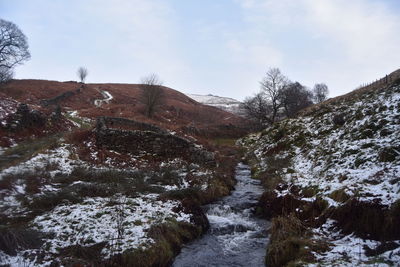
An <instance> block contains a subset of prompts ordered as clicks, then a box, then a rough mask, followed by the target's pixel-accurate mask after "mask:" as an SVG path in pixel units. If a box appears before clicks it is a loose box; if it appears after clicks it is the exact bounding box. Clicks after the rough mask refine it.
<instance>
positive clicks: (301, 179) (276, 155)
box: [241, 80, 400, 266]
mask: <svg viewBox="0 0 400 267" xmlns="http://www.w3.org/2000/svg"><path fill="white" fill-rule="evenodd" d="M241 144H242V145H243V146H244V147H247V148H248V158H249V159H250V160H251V161H252V164H253V166H254V171H255V174H256V176H258V177H259V178H260V179H262V180H263V181H264V184H265V186H266V193H265V194H264V196H263V198H262V201H261V203H260V208H261V209H262V210H263V212H264V215H265V216H267V217H269V218H274V219H273V226H272V234H271V244H270V246H269V249H268V252H267V262H268V263H269V264H270V265H271V266H281V265H286V264H288V263H289V262H291V261H303V262H318V264H320V265H322V266H333V265H338V266H339V265H340V266H355V265H367V264H371V265H374V264H375V263H380V264H382V266H388V265H389V266H390V265H393V264H394V265H395V264H397V263H398V262H400V231H399V229H400V228H398V225H397V224H398V222H399V221H400V176H399V174H400V83H399V80H398V81H397V82H394V83H391V84H389V85H387V86H386V85H384V84H383V85H380V86H379V87H375V88H372V89H371V90H361V91H357V92H354V93H352V94H349V95H348V96H347V97H339V98H337V99H334V100H330V101H327V102H326V103H323V104H320V105H319V106H318V107H314V108H312V109H309V110H308V111H307V112H304V113H303V116H302V117H299V118H295V119H288V120H283V121H281V122H279V123H276V124H275V125H274V126H273V127H270V128H267V129H265V130H264V131H262V132H261V133H259V134H256V135H251V136H249V137H247V138H245V139H243V140H242V141H241ZM285 231H289V233H290V234H286V235H285V236H282V235H281V234H280V233H283V232H285ZM296 240H297V241H296ZM293 246H295V248H293ZM291 248H293V249H292V250H291V251H289V250H290V249H291ZM310 266H315V265H312V264H311V265H310Z"/></svg>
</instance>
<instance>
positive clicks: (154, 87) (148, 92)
mask: <svg viewBox="0 0 400 267" xmlns="http://www.w3.org/2000/svg"><path fill="white" fill-rule="evenodd" d="M140 89H141V100H142V102H143V104H144V105H145V107H146V116H147V117H149V118H151V117H153V115H154V113H155V112H156V110H157V108H158V107H159V106H160V105H161V104H162V102H163V100H164V94H163V89H162V81H161V80H160V78H159V77H158V76H157V75H156V74H154V73H153V74H150V75H148V76H146V77H144V78H142V81H141V85H140Z"/></svg>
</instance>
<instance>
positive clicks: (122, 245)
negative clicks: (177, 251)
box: [0, 144, 213, 266]
mask: <svg viewBox="0 0 400 267" xmlns="http://www.w3.org/2000/svg"><path fill="white" fill-rule="evenodd" d="M76 149H77V148H76V147H74V146H73V145H70V144H63V145H61V146H60V147H57V148H53V149H48V150H45V151H42V152H41V153H39V154H37V155H36V156H34V157H32V158H30V159H28V160H26V161H24V162H22V163H19V164H18V165H16V166H12V167H9V168H6V169H4V170H3V171H1V172H0V184H1V185H2V187H1V189H0V216H1V218H4V221H3V223H4V224H6V223H7V224H8V222H12V221H13V218H31V219H24V220H27V222H25V226H24V229H25V230H27V231H31V232H34V233H40V235H39V236H38V237H37V239H38V240H42V244H41V245H40V246H39V247H35V248H32V247H29V246H28V247H24V246H23V245H22V246H21V247H19V248H18V249H17V251H16V252H15V253H6V252H5V251H1V250H0V263H1V264H10V265H11V266H49V265H50V264H51V263H55V262H57V261H58V259H60V257H65V256H62V253H63V252H62V251H65V250H68V249H69V248H70V247H73V246H81V247H90V246H100V245H101V246H102V249H101V257H103V258H104V259H107V258H109V257H111V256H113V255H116V254H118V253H122V252H124V251H127V250H132V249H139V248H147V247H149V246H151V245H152V244H153V243H154V240H153V239H152V238H150V237H149V236H148V231H149V229H150V228H151V227H152V226H154V225H158V224H162V223H166V222H185V223H191V216H192V215H191V214H190V213H185V212H183V211H182V205H181V202H180V201H177V200H168V198H161V197H160V196H161V194H163V193H164V194H165V193H166V192H169V191H174V190H175V191H176V190H184V189H187V188H197V190H206V189H207V188H208V183H209V182H210V180H211V179H212V177H213V171H212V170H208V169H205V168H203V167H201V166H199V165H197V164H188V163H187V162H185V161H184V160H182V159H174V160H170V161H165V162H160V163H159V164H158V165H156V166H154V163H153V166H152V167H151V169H149V168H148V167H145V170H140V169H137V168H136V169H135V168H127V169H121V168H120V169H118V168H115V167H113V164H112V160H111V159H110V160H108V159H106V160H105V162H104V164H103V165H99V166H94V165H92V163H89V162H85V161H82V160H80V159H79V157H78V154H77V153H76ZM94 152H95V151H93V155H91V157H98V153H94ZM115 153H116V152H115ZM144 156H146V153H144ZM128 159H129V157H128ZM93 160H96V158H94V159H93ZM130 160H132V161H140V160H142V159H140V158H132V159H130ZM142 161H143V160H142ZM136 163H137V162H136ZM128 165H129V164H128ZM141 166H148V163H146V162H142V165H141ZM79 170H86V171H80V172H77V171H79ZM95 173H98V174H95ZM102 173H103V174H102ZM96 175H97V176H96ZM99 175H100V176H99ZM113 175H114V176H115V177H114V179H115V180H114V181H113V178H112V177H113ZM36 182H37V184H36ZM119 186H121V187H125V188H126V187H128V188H126V189H121V190H119V189H118V188H119ZM132 187H134V188H132ZM136 188H137V189H136ZM110 190H118V191H117V192H121V193H115V194H114V193H110V192H114V191H110ZM149 190H150V191H149ZM148 191H149V192H148ZM6 229H8V228H6ZM10 229H11V230H6V232H2V234H5V235H8V234H10V235H11V236H18V235H17V234H15V233H14V232H13V231H18V230H16V229H14V228H13V227H11V228H10ZM3 231H4V230H3ZM17 233H18V232H17ZM23 239H24V238H23V237H21V240H23ZM18 240H20V237H18ZM18 240H16V242H22V244H24V241H18ZM39 255H40V256H39Z"/></svg>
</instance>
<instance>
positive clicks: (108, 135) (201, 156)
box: [96, 117, 215, 165]
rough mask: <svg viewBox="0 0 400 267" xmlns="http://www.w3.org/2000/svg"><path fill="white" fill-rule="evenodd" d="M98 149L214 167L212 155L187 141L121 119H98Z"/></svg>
mask: <svg viewBox="0 0 400 267" xmlns="http://www.w3.org/2000/svg"><path fill="white" fill-rule="evenodd" d="M110 122H114V123H116V122H118V123H128V124H129V125H132V126H134V127H136V128H138V129H135V130H123V129H113V128H111V127H112V126H113V125H115V124H110ZM96 143H97V145H98V146H101V147H105V148H107V149H112V150H115V151H118V152H125V153H132V154H136V155H139V154H141V153H143V152H146V153H150V154H155V155H157V156H159V157H165V158H177V157H178V158H179V157H180V158H184V159H187V160H190V161H192V162H196V163H200V164H207V165H215V159H214V154H213V153H211V152H208V151H206V150H204V149H202V148H201V147H199V146H197V145H196V144H194V143H192V142H190V141H189V140H187V139H185V138H182V137H179V136H175V135H172V134H170V133H168V132H166V131H164V130H162V129H160V128H158V127H157V126H154V125H151V124H147V123H142V122H137V121H132V120H127V119H123V118H110V117H100V118H98V119H97V125H96Z"/></svg>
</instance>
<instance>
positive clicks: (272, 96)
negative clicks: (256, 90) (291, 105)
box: [260, 68, 289, 124]
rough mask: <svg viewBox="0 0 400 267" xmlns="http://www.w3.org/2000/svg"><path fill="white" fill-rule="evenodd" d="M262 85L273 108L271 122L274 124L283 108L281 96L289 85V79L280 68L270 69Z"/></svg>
mask: <svg viewBox="0 0 400 267" xmlns="http://www.w3.org/2000/svg"><path fill="white" fill-rule="evenodd" d="M260 84H261V90H262V92H263V93H264V94H265V96H266V98H267V100H268V101H269V103H270V105H271V108H272V112H271V115H270V122H271V124H273V123H274V122H275V121H276V119H277V115H278V111H279V109H280V108H281V107H282V102H281V94H282V92H283V90H284V89H285V87H286V86H287V85H288V84H289V79H288V78H287V77H286V76H285V75H283V74H282V73H281V71H280V70H279V69H278V68H270V69H269V70H268V71H267V73H266V75H265V77H264V78H263V79H262V81H261V82H260Z"/></svg>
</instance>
